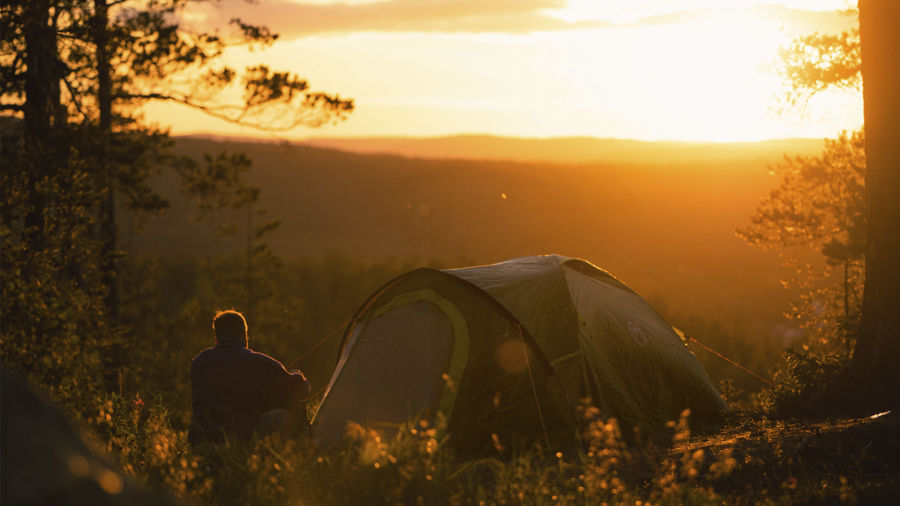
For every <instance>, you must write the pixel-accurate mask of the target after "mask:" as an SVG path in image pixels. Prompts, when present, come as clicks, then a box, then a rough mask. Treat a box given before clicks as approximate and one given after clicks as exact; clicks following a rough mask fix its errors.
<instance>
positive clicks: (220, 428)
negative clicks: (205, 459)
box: [190, 344, 309, 442]
mask: <svg viewBox="0 0 900 506" xmlns="http://www.w3.org/2000/svg"><path fill="white" fill-rule="evenodd" d="M191 389H192V393H193V420H192V422H191V431H190V440H191V442H197V441H200V440H212V441H217V440H221V439H222V434H223V433H228V434H229V435H233V436H235V437H237V438H238V439H242V440H246V439H249V438H250V436H251V434H253V431H254V430H255V429H256V427H257V425H258V424H259V417H260V415H261V414H262V413H264V412H266V411H269V410H272V409H276V408H282V409H286V410H288V412H290V413H291V414H292V415H293V416H294V417H295V419H296V418H297V417H302V419H301V420H297V422H300V423H305V421H306V413H305V407H304V406H303V402H304V401H305V400H306V399H307V398H308V397H309V382H308V381H307V380H306V377H305V376H303V373H301V372H295V373H289V372H288V371H287V370H286V369H285V368H284V366H283V365H281V362H279V361H277V360H275V359H274V358H272V357H270V356H268V355H265V354H262V353H257V352H255V351H253V350H251V349H249V348H246V347H244V346H241V345H238V344H218V345H216V346H214V347H212V348H207V349H205V350H203V351H201V352H200V353H199V354H198V355H197V356H196V357H194V359H193V360H192V361H191Z"/></svg>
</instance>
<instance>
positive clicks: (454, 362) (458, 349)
mask: <svg viewBox="0 0 900 506" xmlns="http://www.w3.org/2000/svg"><path fill="white" fill-rule="evenodd" d="M421 301H427V302H431V303H432V304H434V305H435V306H437V307H438V308H440V310H441V311H443V312H444V314H445V315H447V318H449V319H450V325H451V326H452V327H453V355H452V357H451V359H450V368H449V369H448V370H447V376H448V377H449V378H450V380H449V381H446V382H445V383H444V391H443V393H442V394H441V400H440V402H439V403H438V411H440V412H441V413H443V414H444V416H445V417H446V418H447V419H448V420H449V419H450V415H451V414H452V413H453V405H454V404H455V403H456V392H457V388H459V384H460V381H461V380H462V375H463V371H465V369H466V362H467V361H468V359H469V327H468V326H467V325H466V319H465V318H463V315H462V313H460V312H459V309H458V308H457V307H456V304H454V303H452V302H450V301H449V300H447V299H445V298H444V297H441V296H440V295H438V293H437V292H435V291H434V290H429V289H424V290H416V291H413V292H407V293H403V294H400V295H398V296H396V297H394V298H393V299H392V300H391V301H390V302H388V303H387V304H385V305H383V306H381V307H379V308H378V309H376V310H375V311H373V312H372V317H371V318H370V319H374V318H378V317H379V316H381V315H383V314H385V313H387V312H388V311H390V310H391V309H394V308H396V307H399V306H403V305H406V304H412V303H414V302H421Z"/></svg>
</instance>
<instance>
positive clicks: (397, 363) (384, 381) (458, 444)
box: [312, 269, 577, 454]
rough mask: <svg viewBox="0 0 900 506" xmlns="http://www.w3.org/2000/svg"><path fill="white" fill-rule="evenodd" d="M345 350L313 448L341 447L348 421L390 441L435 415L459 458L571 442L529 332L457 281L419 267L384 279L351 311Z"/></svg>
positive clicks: (570, 418) (317, 420) (559, 393)
mask: <svg viewBox="0 0 900 506" xmlns="http://www.w3.org/2000/svg"><path fill="white" fill-rule="evenodd" d="M342 349H343V351H342V353H341V358H340V360H339V362H338V365H337V367H336V369H335V372H334V374H333V375H332V378H331V380H330V382H329V385H328V387H327V389H326V392H325V396H324V398H323V400H322V404H321V405H320V407H319V409H318V411H317V412H316V415H315V417H314V419H313V422H312V428H313V434H314V437H315V438H316V441H317V443H318V444H319V446H320V447H324V448H329V447H334V446H336V445H338V444H339V443H340V440H341V437H342V436H343V435H344V432H345V430H346V425H347V423H348V422H354V423H359V424H362V425H366V426H368V427H373V428H378V429H381V430H382V431H383V432H385V433H388V434H390V433H391V432H393V431H395V430H396V428H397V427H399V426H400V424H402V423H404V422H407V421H411V420H412V421H415V420H416V419H417V418H426V419H432V420H433V419H434V418H435V417H437V416H441V417H443V419H444V420H446V433H447V435H449V443H450V444H451V445H452V446H453V447H454V448H455V449H456V450H457V451H459V452H461V453H465V454H486V453H492V452H493V453H496V451H497V450H498V445H497V444H495V443H499V447H503V448H506V449H508V448H510V443H512V442H514V441H523V440H531V441H540V442H542V443H544V444H545V445H550V446H552V447H554V448H557V449H571V448H574V446H575V444H576V443H575V438H576V437H577V436H576V431H575V426H576V423H575V417H574V414H573V412H572V410H571V407H570V404H569V402H568V400H567V399H566V397H565V394H564V393H563V389H562V386H561V385H560V383H559V381H558V380H557V379H556V377H555V375H554V373H553V369H552V367H551V366H550V364H549V363H548V362H547V361H546V359H545V358H544V356H543V353H542V352H541V351H540V349H539V348H538V346H537V345H536V344H535V343H534V341H533V339H532V338H531V336H530V335H528V332H527V330H525V329H524V328H523V327H522V326H521V324H519V322H518V321H516V319H515V318H513V317H512V315H510V314H509V312H508V311H507V310H506V309H505V308H503V307H502V306H501V305H500V304H499V303H497V302H496V301H495V300H494V299H492V298H491V297H490V296H489V295H487V294H486V293H484V291H482V290H480V289H479V288H477V287H475V286H474V285H472V284H470V283H468V282H466V281H464V280H461V279H459V278H457V277H454V276H451V275H449V274H447V273H444V272H441V271H437V270H434V269H419V270H416V271H412V272H410V273H407V274H405V275H403V276H400V277H399V278H397V279H395V280H393V281H391V282H390V283H388V284H387V285H386V286H385V287H383V288H382V289H380V290H379V291H377V292H376V293H375V294H374V295H373V296H372V297H370V299H369V300H368V301H367V302H366V303H365V304H364V305H363V307H362V308H360V310H359V311H357V313H356V315H355V316H354V317H353V318H352V320H351V323H350V324H349V325H348V328H347V330H346V331H345V333H344V341H343V344H342ZM425 357H427V358H425Z"/></svg>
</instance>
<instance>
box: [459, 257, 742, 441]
mask: <svg viewBox="0 0 900 506" xmlns="http://www.w3.org/2000/svg"><path fill="white" fill-rule="evenodd" d="M447 272H448V273H450V274H453V275H455V276H458V277H460V278H462V279H465V280H467V281H469V282H471V283H472V284H474V285H476V286H478V287H479V288H481V289H482V290H484V291H485V292H487V293H488V294H490V295H491V296H492V297H493V298H495V299H496V300H497V301H499V302H500V303H501V304H502V305H503V306H504V307H505V308H506V309H508V310H509V311H510V313H512V314H513V315H514V316H515V317H516V318H517V319H518V320H519V321H520V322H522V324H523V326H524V327H525V328H527V329H528V330H529V332H530V333H531V335H532V336H533V337H534V339H535V341H536V342H537V344H538V346H539V347H540V348H541V350H542V351H543V352H544V354H545V355H546V357H547V359H548V360H549V361H550V362H551V364H553V368H554V370H555V372H556V374H557V376H558V377H559V379H560V381H561V382H562V385H563V388H564V390H565V391H566V395H567V396H568V398H569V399H570V400H578V399H582V398H590V400H591V402H592V403H593V404H595V405H597V406H598V407H600V408H601V410H602V411H603V412H605V414H607V416H613V417H616V418H618V419H619V420H620V422H622V423H623V424H624V425H626V426H631V427H638V426H639V427H642V428H643V429H644V430H648V431H655V430H658V428H659V427H661V426H663V424H665V422H666V421H668V420H672V419H677V418H678V416H679V414H680V413H681V411H682V410H684V409H685V408H690V409H691V411H692V417H693V419H694V420H695V421H696V422H698V423H699V424H703V423H705V422H709V421H712V420H714V419H717V418H718V416H719V415H720V414H721V413H722V412H723V411H725V410H726V409H727V406H726V404H725V402H724V401H723V400H722V398H721V397H720V396H719V394H718V392H716V390H715V387H714V386H713V385H712V382H711V381H710V379H709V376H708V375H707V374H706V371H705V370H704V369H703V367H702V366H701V365H700V363H699V362H698V361H697V359H696V357H694V355H693V353H691V351H690V350H689V349H688V348H687V346H686V345H685V344H684V342H683V341H682V340H681V338H680V337H679V336H678V334H677V333H676V331H675V330H674V329H673V328H672V326H671V325H669V324H668V323H667V322H666V321H665V320H664V319H663V318H662V317H661V316H659V314H658V313H657V312H656V311H655V310H654V309H653V308H652V307H651V306H650V305H649V304H648V303H647V302H646V301H645V300H644V299H643V298H641V296H640V295H638V294H637V293H635V292H634V291H633V290H632V289H630V288H629V287H628V286H627V285H626V284H625V283H623V282H622V281H620V280H618V279H616V278H615V277H614V276H612V275H611V274H609V273H608V272H606V271H604V270H602V269H600V268H598V267H596V266H594V265H592V264H590V263H589V262H586V261H584V260H579V259H572V258H568V257H564V256H560V255H547V256H538V257H524V258H517V259H513V260H509V261H506V262H501V263H498V264H492V265H485V266H478V267H471V268H464V269H453V270H449V271H447Z"/></svg>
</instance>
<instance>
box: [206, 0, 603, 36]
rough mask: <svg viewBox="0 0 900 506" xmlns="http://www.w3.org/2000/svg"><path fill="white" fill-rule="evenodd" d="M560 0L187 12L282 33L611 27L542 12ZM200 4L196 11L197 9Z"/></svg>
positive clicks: (276, 5)
mask: <svg viewBox="0 0 900 506" xmlns="http://www.w3.org/2000/svg"><path fill="white" fill-rule="evenodd" d="M565 5H566V1H565V0H385V1H381V2H373V3H363V4H343V3H337V4H327V5H323V4H309V3H296V2H291V1H288V0H260V1H259V2H254V3H252V4H251V3H248V2H245V1H235V0H225V1H222V2H217V3H212V2H210V3H204V4H201V5H200V6H198V7H195V8H194V9H195V10H194V11H192V12H191V15H190V16H189V18H190V19H192V20H195V21H197V20H201V19H202V21H203V23H202V24H203V25H204V27H209V26H222V25H224V24H225V23H227V22H228V20H229V19H231V18H234V17H239V18H241V19H243V20H244V21H245V22H251V23H258V24H263V25H266V26H268V27H269V28H271V29H272V30H273V31H275V32H277V33H279V34H281V36H282V37H284V38H288V39H293V38H297V37H303V36H309V35H318V34H325V33H338V32H442V33H461V32H466V33H487V32H494V33H529V32H536V31H555V30H571V29H581V28H600V27H606V26H612V25H611V24H610V23H607V22H601V21H581V22H567V21H565V20H562V19H559V18H556V17H554V16H551V15H549V14H548V13H547V11H548V10H552V9H558V8H562V7H565ZM198 9H199V10H198Z"/></svg>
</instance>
